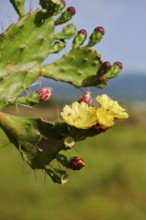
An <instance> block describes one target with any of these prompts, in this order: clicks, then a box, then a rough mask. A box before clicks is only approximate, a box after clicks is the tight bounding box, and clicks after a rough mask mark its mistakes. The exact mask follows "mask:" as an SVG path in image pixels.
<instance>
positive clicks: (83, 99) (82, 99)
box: [79, 91, 92, 105]
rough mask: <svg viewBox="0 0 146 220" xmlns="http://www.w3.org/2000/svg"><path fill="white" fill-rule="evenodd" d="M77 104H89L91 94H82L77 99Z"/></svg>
mask: <svg viewBox="0 0 146 220" xmlns="http://www.w3.org/2000/svg"><path fill="white" fill-rule="evenodd" d="M79 102H85V103H87V104H88V105H90V104H91V102H92V97H91V92H89V91H88V92H84V93H83V94H82V95H81V96H80V99H79Z"/></svg>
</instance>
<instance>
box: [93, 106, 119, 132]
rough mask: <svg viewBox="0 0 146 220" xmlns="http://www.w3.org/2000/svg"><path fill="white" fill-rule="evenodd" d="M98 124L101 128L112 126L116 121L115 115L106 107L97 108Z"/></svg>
mask: <svg viewBox="0 0 146 220" xmlns="http://www.w3.org/2000/svg"><path fill="white" fill-rule="evenodd" d="M96 114H97V126H98V127H99V128H101V129H107V128H110V127H112V126H113V125H114V124H115V122H114V116H113V115H112V114H111V113H110V112H108V111H106V110H105V109H104V108H97V111H96Z"/></svg>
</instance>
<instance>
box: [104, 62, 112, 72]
mask: <svg viewBox="0 0 146 220" xmlns="http://www.w3.org/2000/svg"><path fill="white" fill-rule="evenodd" d="M103 67H104V68H105V69H106V70H110V69H111V67H112V65H111V63H110V62H108V61H105V62H104V63H103Z"/></svg>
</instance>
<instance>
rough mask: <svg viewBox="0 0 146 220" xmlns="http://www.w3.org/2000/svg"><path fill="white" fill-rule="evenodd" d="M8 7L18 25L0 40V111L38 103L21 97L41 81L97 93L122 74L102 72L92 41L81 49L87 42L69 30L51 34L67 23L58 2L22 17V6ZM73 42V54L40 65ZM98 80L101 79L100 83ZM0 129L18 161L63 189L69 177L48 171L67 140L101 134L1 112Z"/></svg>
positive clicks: (16, 2)
mask: <svg viewBox="0 0 146 220" xmlns="http://www.w3.org/2000/svg"><path fill="white" fill-rule="evenodd" d="M10 2H11V3H12V5H13V7H14V9H15V10H16V12H17V13H18V15H19V16H20V17H19V20H18V22H17V23H15V24H12V25H10V26H9V28H8V29H7V30H6V31H5V32H4V33H2V34H1V35H0V109H1V110H2V109H3V108H4V107H6V106H8V105H15V104H16V103H23V104H25V105H31V104H36V103H38V102H39V101H40V100H39V98H38V94H37V93H32V94H29V95H26V96H24V95H23V96H22V94H23V92H24V91H25V90H26V89H27V88H29V87H30V86H31V85H32V83H33V82H35V81H36V80H37V79H38V78H39V77H40V76H43V77H46V78H51V79H54V80H56V81H63V82H66V83H70V84H72V85H74V86H75V87H88V86H95V87H99V88H102V87H104V86H105V85H106V81H107V80H108V79H110V78H113V77H116V76H117V75H118V74H119V72H120V71H121V69H120V68H119V67H118V66H117V65H116V64H113V65H112V67H111V68H110V69H109V70H105V69H104V67H103V63H104V62H103V61H102V60H101V55H100V54H99V53H98V52H97V51H95V50H92V49H91V46H93V45H94V44H95V39H94V42H91V41H92V38H93V37H90V40H89V43H87V45H83V46H81V45H82V44H83V42H84V40H85V39H86V37H83V36H82V37H79V33H76V27H75V26H74V25H73V24H67V25H66V26H65V27H64V28H63V29H62V31H61V32H59V33H56V31H55V27H56V26H57V25H59V24H62V23H65V22H67V21H68V20H70V19H71V17H72V16H69V15H68V14H66V11H64V12H62V10H63V8H64V7H65V5H64V4H63V1H61V0H49V1H47V0H40V5H41V6H42V8H40V9H37V10H35V11H33V12H30V13H25V12H24V4H25V1H24V0H10ZM59 13H61V14H60V18H59V17H58V18H57V20H56V17H55V15H56V14H59ZM91 36H93V33H92V34H91ZM73 37H74V39H73V41H72V42H73V43H72V49H71V50H70V51H69V52H68V53H66V54H65V55H63V56H62V58H61V59H59V60H58V61H56V62H53V63H51V64H46V65H42V63H43V61H44V60H45V59H46V58H47V57H48V56H49V55H51V54H54V53H59V52H60V51H61V50H62V49H64V47H65V45H66V43H65V40H66V39H70V38H73ZM98 38H99V37H98ZM100 38H101V36H100ZM98 41H99V39H98ZM96 43H98V42H96ZM101 75H102V76H103V75H104V78H105V79H106V80H105V81H100V80H99V78H98V77H99V76H101ZM0 126H1V128H2V129H3V130H4V132H5V133H6V134H7V136H8V138H9V140H10V142H12V143H13V144H14V145H15V146H16V147H17V149H18V150H19V151H20V153H21V154H22V157H23V159H24V160H25V161H26V162H27V163H28V164H29V165H30V166H31V167H32V168H33V169H44V170H45V171H46V173H48V175H49V176H50V177H51V178H52V179H53V181H54V182H57V183H64V182H65V181H66V178H67V176H68V174H67V173H66V171H64V170H59V169H58V168H53V167H52V166H51V165H50V163H51V161H53V160H54V159H55V158H56V159H57V155H58V154H59V152H60V151H65V150H66V148H65V145H64V138H65V137H67V136H71V137H73V139H74V140H75V141H76V142H77V141H81V140H84V139H85V138H86V137H90V136H94V135H97V134H98V133H100V132H97V131H96V130H95V129H93V128H90V129H77V128H74V127H72V126H69V125H68V124H66V123H65V122H63V121H44V120H43V119H40V118H27V117H18V116H13V115H9V114H6V113H3V112H0ZM58 160H59V157H58Z"/></svg>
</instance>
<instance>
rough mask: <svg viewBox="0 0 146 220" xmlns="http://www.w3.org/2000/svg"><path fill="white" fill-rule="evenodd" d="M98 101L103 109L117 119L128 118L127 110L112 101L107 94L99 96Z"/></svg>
mask: <svg viewBox="0 0 146 220" xmlns="http://www.w3.org/2000/svg"><path fill="white" fill-rule="evenodd" d="M96 100H97V102H98V103H99V104H100V106H101V108H103V109H105V110H106V111H109V112H110V114H112V115H113V116H114V118H115V119H124V118H128V114H127V112H125V109H124V108H122V107H121V106H120V105H119V104H118V102H117V101H114V100H112V99H111V98H110V97H108V96H107V95H106V94H103V95H101V96H97V97H96Z"/></svg>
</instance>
